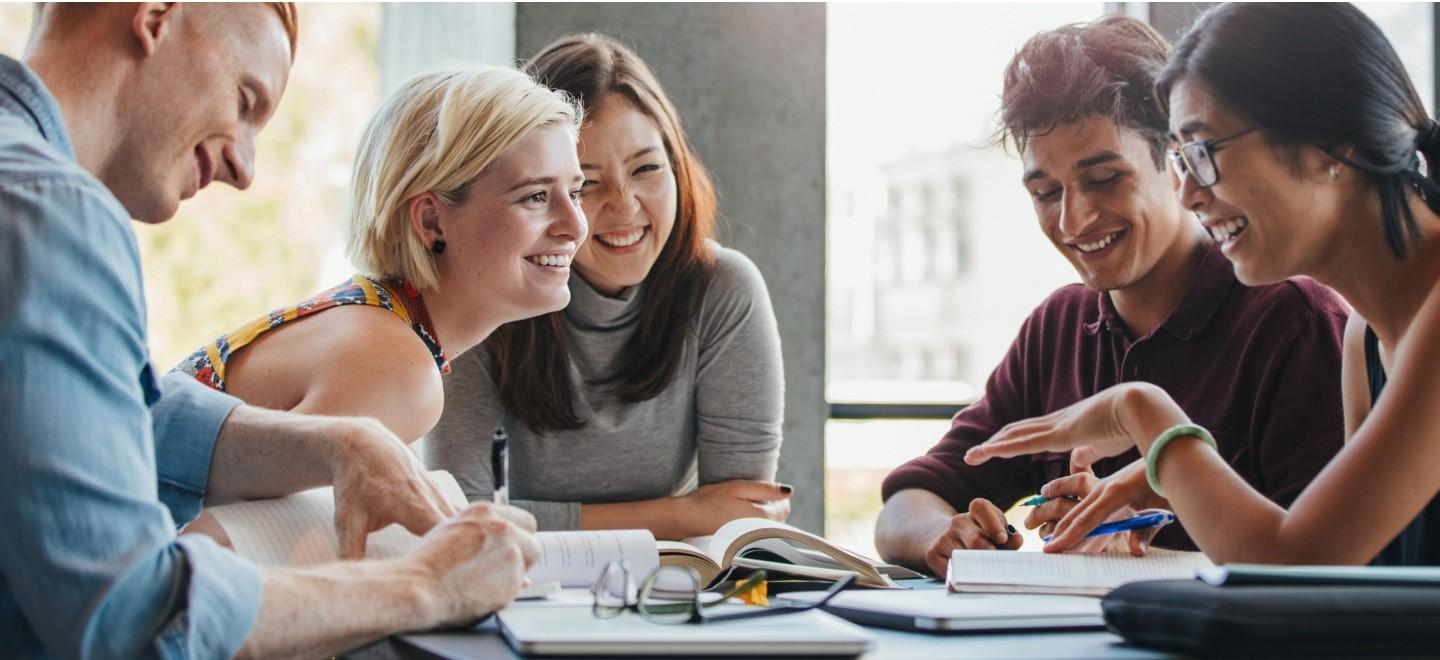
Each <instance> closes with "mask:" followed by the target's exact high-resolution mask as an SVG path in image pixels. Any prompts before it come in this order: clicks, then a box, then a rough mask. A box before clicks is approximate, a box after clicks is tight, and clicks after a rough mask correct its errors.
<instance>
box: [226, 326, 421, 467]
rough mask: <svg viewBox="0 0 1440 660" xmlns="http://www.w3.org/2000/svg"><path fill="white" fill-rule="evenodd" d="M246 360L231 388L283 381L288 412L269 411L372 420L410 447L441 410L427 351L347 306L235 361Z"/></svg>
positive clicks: (277, 334)
mask: <svg viewBox="0 0 1440 660" xmlns="http://www.w3.org/2000/svg"><path fill="white" fill-rule="evenodd" d="M245 353H250V355H248V356H246V357H245V359H246V360H247V362H246V363H245V364H242V365H240V367H241V368H242V369H243V370H244V371H243V373H242V374H240V375H241V376H242V378H244V381H245V382H244V383H237V384H241V385H244V386H245V387H246V388H248V389H254V388H257V387H267V386H273V385H274V384H277V383H279V382H280V381H283V384H284V386H285V389H286V390H287V397H288V398H289V399H290V400H289V401H285V402H283V403H287V404H288V405H276V406H270V407H279V408H284V409H290V410H295V411H296V412H304V413H310V414H323V415H361V416H367V417H374V418H376V419H378V420H380V421H381V422H382V423H384V424H385V425H386V426H387V427H389V428H390V430H391V431H393V432H395V433H396V435H399V436H400V437H401V438H402V439H405V440H407V441H413V440H415V439H416V438H418V437H420V436H421V435H423V434H424V433H425V432H426V431H428V430H429V428H430V427H431V426H433V425H434V424H435V422H436V420H438V419H439V417H440V410H441V409H442V408H443V406H444V390H443V387H442V385H441V382H440V372H439V369H437V368H436V366H435V361H434V360H433V359H432V358H431V357H430V350H429V349H428V348H427V347H426V346H425V343H424V342H423V341H422V340H421V339H420V337H419V336H417V335H416V334H415V332H414V331H413V330H412V329H411V328H410V325H409V324H408V323H406V322H405V321H404V320H402V319H400V318H399V317H398V316H396V315H395V314H394V313H392V312H390V311H388V310H385V309H381V308H378V307H369V306H364V305H346V306H341V307H336V308H333V309H328V310H325V311H324V312H322V313H319V314H316V315H314V316H312V317H306V318H304V319H301V320H297V321H292V322H290V323H287V324H285V325H284V326H281V327H280V328H276V329H275V330H272V331H270V332H268V333H266V334H265V335H263V336H262V337H261V338H260V340H257V341H256V342H255V343H254V344H252V345H251V346H249V347H247V348H246V349H245V351H242V353H240V354H237V357H240V356H242V355H244V354H245ZM227 380H228V378H227ZM237 396H240V397H241V398H242V399H245V398H246V397H245V396H243V395H240V394H237ZM246 400H247V401H249V399H246ZM260 405H263V404H260Z"/></svg>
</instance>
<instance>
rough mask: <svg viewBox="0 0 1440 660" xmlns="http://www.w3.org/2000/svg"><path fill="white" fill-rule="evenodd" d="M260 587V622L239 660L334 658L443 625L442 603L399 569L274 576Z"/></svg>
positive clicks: (376, 564) (326, 569) (355, 567)
mask: <svg viewBox="0 0 1440 660" xmlns="http://www.w3.org/2000/svg"><path fill="white" fill-rule="evenodd" d="M263 579H264V593H263V596H262V601H261V606H260V615H259V618H258V619H257V620H256V622H255V627H254V628H253V629H251V631H250V636H249V637H248V638H246V640H245V645H244V646H243V647H242V648H241V649H240V653H239V654H238V655H239V657H242V658H274V657H297V658H298V657H304V658H316V657H329V656H332V655H335V654H337V653H341V652H343V651H346V650H348V649H353V648H355V647H357V646H360V645H362V644H364V643H365V642H367V641H370V640H374V639H379V638H381V637H385V636H388V635H392V634H395V633H397V632H403V631H406V630H423V629H426V628H431V627H434V626H435V625H437V624H438V623H439V622H440V621H442V620H444V616H443V613H442V612H441V611H440V607H441V605H442V599H441V598H439V597H437V596H436V595H435V594H434V593H433V590H432V589H431V588H430V587H429V586H427V582H426V578H425V577H424V576H423V575H422V574H421V573H420V572H419V571H418V570H416V569H415V568H414V567H413V566H410V565H408V564H405V563H402V562H400V561H365V562H340V563H334V564H326V565H323V566H314V567H307V568H287V569H270V570H268V571H266V572H265V574H264V578H263Z"/></svg>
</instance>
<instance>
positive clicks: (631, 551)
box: [210, 471, 908, 587]
mask: <svg viewBox="0 0 1440 660" xmlns="http://www.w3.org/2000/svg"><path fill="white" fill-rule="evenodd" d="M430 478H431V479H432V480H433V481H434V482H435V483H436V484H437V485H438V486H439V487H440V491H441V492H442V493H443V494H444V496H445V498H446V499H447V500H448V501H450V502H451V503H452V504H454V505H456V506H457V507H463V506H465V505H466V502H465V495H464V493H463V492H462V491H461V490H460V486H459V484H457V483H456V482H455V478H454V477H453V476H451V475H450V473H448V472H444V471H435V472H431V473H430ZM210 512H211V513H212V514H213V515H214V517H215V520H216V521H217V522H218V523H219V524H220V526H221V527H223V528H224V529H225V533H226V534H227V535H228V536H229V537H230V542H231V545H232V546H233V547H234V548H235V552H236V553H238V554H239V555H240V556H242V557H245V558H247V559H250V560H251V561H254V562H255V563H257V564H260V565H263V566H305V565H310V564H320V563H325V562H330V561H335V560H336V559H337V558H338V556H339V538H338V537H337V536H336V533H335V525H334V519H335V496H334V491H333V490H332V489H330V488H328V487H327V488H316V489H313V490H308V491H305V492H303V493H297V494H294V495H289V496H286V497H279V498H275V499H269V500H256V501H251V502H237V503H234V504H225V505H221V506H217V507H213V508H211V509H210ZM537 536H538V538H539V541H540V546H541V556H540V558H539V560H538V561H537V562H536V564H535V566H534V567H533V568H532V569H531V570H530V573H529V578H530V581H531V582H533V583H535V584H544V583H549V582H558V583H559V584H560V585H561V586H565V587H588V586H590V585H591V584H592V583H593V582H594V581H595V578H596V577H597V576H598V575H599V574H600V570H601V569H602V568H603V567H604V566H605V564H607V563H609V562H610V561H612V560H617V559H618V560H624V561H625V562H626V563H628V564H629V566H630V570H631V572H632V575H634V576H635V579H636V580H637V581H638V580H639V579H641V578H642V577H643V576H644V575H645V574H646V573H648V572H649V571H650V569H652V568H654V567H655V566H656V565H658V564H661V563H664V564H678V565H682V566H688V567H691V568H694V569H696V571H697V572H698V573H699V574H700V576H701V578H702V580H703V581H704V582H706V583H709V582H710V581H712V580H713V579H714V577H715V576H716V575H718V574H719V573H720V571H721V567H722V566H725V567H728V566H731V565H732V564H734V565H740V566H746V567H750V568H767V569H771V570H780V571H784V572H788V573H792V574H800V575H806V576H811V577H817V578H823V579H836V578H838V576H840V575H843V574H845V572H854V573H856V574H858V575H859V576H860V582H861V583H862V584H868V585H871V586H876V587H887V586H889V587H893V586H894V583H893V582H891V580H890V578H891V576H896V577H903V576H907V575H905V574H904V573H908V571H906V570H905V569H903V568H899V567H897V566H888V565H885V564H880V563H878V562H875V561H873V560H870V559H867V558H865V557H862V556H860V555H857V554H855V553H852V552H850V551H848V550H845V549H843V548H840V547H838V546H835V545H834V544H831V543H829V542H828V541H825V540H824V539H822V538H820V537H818V536H815V535H813V534H810V533H809V532H805V531H802V530H799V529H796V528H794V527H791V526H789V525H785V524H783V523H776V522H772V521H768V520H762V519H758V518H749V519H742V520H735V521H732V522H730V523H729V524H727V525H725V526H723V527H721V528H720V529H719V530H717V532H716V534H715V535H714V536H708V537H700V538H694V539H689V541H690V543H678V542H660V543H656V541H655V537H654V536H653V535H651V533H650V532H649V531H648V530H643V529H640V530H633V529H632V530H604V531H573V532H540V533H539V534H538V535H537ZM786 540H789V541H792V542H795V543H799V544H800V546H802V547H796V546H792V545H790V544H789V543H787V542H786ZM419 542H420V538H419V537H417V536H415V535H414V534H411V533H410V532H409V531H407V530H406V529H405V528H403V527H401V526H399V525H391V526H389V527H386V528H385V529H382V530H380V531H378V532H375V533H373V534H371V535H370V536H369V538H368V539H367V540H366V549H365V556H366V557H370V558H376V559H385V558H390V557H397V556H400V555H403V554H405V553H406V552H408V551H409V550H410V549H412V548H414V547H415V545H416V544H418V543H419ZM737 555H740V556H737ZM752 555H753V556H752ZM902 572H904V573H902Z"/></svg>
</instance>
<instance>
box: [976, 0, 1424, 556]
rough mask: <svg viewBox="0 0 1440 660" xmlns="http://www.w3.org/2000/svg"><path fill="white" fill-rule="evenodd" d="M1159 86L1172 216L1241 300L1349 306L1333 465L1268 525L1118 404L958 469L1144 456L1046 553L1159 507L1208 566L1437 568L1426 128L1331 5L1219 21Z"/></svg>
mask: <svg viewBox="0 0 1440 660" xmlns="http://www.w3.org/2000/svg"><path fill="white" fill-rule="evenodd" d="M1158 81H1159V83H1158V85H1157V88H1158V89H1157V92H1158V93H1157V98H1159V99H1161V101H1162V102H1168V105H1169V112H1170V130H1171V139H1172V140H1173V141H1174V142H1176V143H1179V145H1178V149H1176V150H1175V152H1174V155H1173V159H1174V161H1173V162H1174V163H1175V164H1176V165H1177V168H1178V169H1179V171H1180V174H1181V187H1180V191H1179V194H1180V195H1181V199H1182V201H1183V203H1184V204H1185V206H1186V207H1187V208H1189V209H1190V210H1192V211H1194V212H1195V213H1196V214H1197V216H1198V217H1199V218H1200V220H1201V222H1203V223H1204V224H1205V226H1206V227H1207V228H1208V229H1209V230H1210V232H1211V234H1213V235H1214V237H1215V238H1216V240H1218V241H1221V242H1222V245H1223V249H1224V251H1225V254H1226V255H1227V256H1228V257H1229V258H1230V259H1231V260H1232V261H1233V262H1234V263H1235V270H1236V274H1237V275H1238V276H1239V278H1240V279H1241V281H1243V282H1245V283H1247V284H1260V283H1266V282H1274V281H1277V280H1280V279H1282V278H1285V277H1289V276H1293V275H1297V274H1298V275H1309V276H1311V277H1313V278H1315V279H1316V280H1318V281H1320V282H1322V283H1324V284H1327V285H1329V286H1331V287H1333V288H1334V289H1335V290H1337V291H1338V292H1340V294H1341V295H1343V296H1344V297H1345V299H1346V300H1347V301H1348V302H1349V303H1350V304H1351V305H1352V306H1353V308H1354V310H1355V316H1353V317H1352V319H1351V322H1350V325H1349V327H1348V328H1347V332H1346V338H1345V346H1344V358H1343V375H1342V389H1343V392H1342V394H1343V400H1344V413H1345V425H1346V436H1347V442H1346V446H1345V448H1344V449H1343V450H1342V451H1341V452H1340V453H1339V454H1338V455H1337V456H1336V457H1335V458H1334V459H1333V460H1332V461H1331V463H1330V464H1329V465H1328V466H1327V467H1326V468H1325V470H1323V471H1322V472H1321V473H1320V475H1319V476H1318V477H1317V478H1316V479H1315V481H1313V482H1312V483H1311V484H1310V485H1309V486H1308V487H1307V488H1306V489H1305V491H1304V492H1303V493H1301V495H1300V496H1299V497H1298V498H1297V499H1296V500H1295V502H1294V503H1293V504H1292V505H1291V506H1290V507H1289V509H1288V510H1286V509H1282V508H1281V507H1279V506H1277V505H1275V504H1273V503H1271V502H1270V501H1268V500H1266V499H1265V498H1264V497H1262V496H1261V495H1259V494H1258V493H1257V492H1255V490H1253V489H1252V488H1251V487H1250V486H1248V485H1247V484H1246V483H1245V482H1244V481H1242V480H1241V479H1240V478H1239V477H1238V476H1236V474H1235V472H1234V471H1232V470H1231V469H1230V468H1229V467H1228V466H1227V465H1226V464H1225V463H1224V462H1223V461H1221V460H1220V459H1219V457H1218V456H1217V455H1216V453H1215V452H1214V451H1213V450H1212V449H1211V447H1212V446H1213V441H1212V440H1211V439H1210V435H1209V433H1208V432H1207V431H1206V430H1205V429H1203V428H1200V427H1198V426H1195V425H1193V424H1191V422H1190V420H1189V418H1187V417H1186V415H1185V413H1184V412H1183V411H1181V410H1180V409H1179V408H1178V407H1177V406H1176V405H1175V404H1174V403H1173V402H1172V401H1170V399H1169V398H1168V397H1167V396H1166V395H1165V394H1164V393H1163V392H1161V391H1160V390H1158V389H1157V388H1154V387H1151V386H1148V385H1145V384H1127V385H1121V386H1117V387H1114V388H1111V389H1109V390H1106V391H1105V392H1102V393H1100V394H1098V395H1096V396H1094V397H1092V398H1090V399H1087V400H1085V401H1082V402H1080V403H1077V404H1075V405H1073V406H1071V407H1069V408H1066V409H1064V410H1061V411H1059V412H1057V413H1054V414H1052V415H1048V416H1045V417H1039V418H1035V419H1032V420H1028V421H1025V422H1019V423H1016V424H1013V425H1011V426H1009V427H1007V428H1006V429H1004V430H1003V431H1002V432H1001V433H999V434H997V435H996V436H995V437H994V438H992V439H991V440H990V442H989V443H987V444H984V445H980V446H978V447H976V448H975V449H974V450H972V451H971V452H970V454H969V455H967V457H966V460H967V461H968V462H971V463H976V464H978V463H982V462H984V461H986V460H989V459H992V458H1000V457H1007V456H1017V455H1021V454H1029V453H1035V452H1043V451H1064V450H1068V449H1074V450H1075V456H1076V460H1077V461H1078V462H1082V463H1083V462H1087V461H1094V460H1096V459H1098V458H1100V457H1103V456H1108V455H1113V454H1116V453H1119V452H1122V451H1125V450H1127V449H1129V448H1130V447H1137V448H1138V449H1139V450H1140V452H1141V453H1142V454H1144V455H1145V458H1146V461H1147V468H1148V475H1147V477H1148V478H1147V479H1146V481H1144V482H1140V484H1139V485H1138V486H1137V485H1136V484H1135V483H1133V482H1134V480H1133V479H1132V482H1131V483H1120V482H1118V481H1116V482H1113V483H1110V484H1106V485H1105V486H1106V487H1102V488H1101V489H1099V490H1097V491H1095V495H1092V496H1091V497H1087V498H1086V499H1085V500H1084V501H1083V502H1081V504H1080V505H1079V506H1077V507H1076V508H1075V509H1073V510H1072V511H1071V512H1070V514H1069V515H1068V516H1066V518H1065V519H1064V520H1062V521H1061V523H1060V525H1059V527H1058V528H1057V530H1056V532H1055V535H1054V536H1053V539H1052V541H1051V543H1050V544H1049V545H1048V546H1047V547H1046V549H1047V550H1049V551H1063V550H1065V549H1067V548H1070V547H1072V546H1074V545H1075V544H1076V542H1077V541H1079V539H1080V538H1081V537H1083V535H1084V534H1085V533H1086V532H1088V531H1089V530H1090V529H1093V528H1094V527H1095V526H1096V525H1097V524H1098V523H1100V522H1102V521H1104V520H1105V519H1106V517H1107V516H1108V515H1109V514H1110V513H1111V512H1113V511H1116V510H1118V509H1119V508H1120V507H1121V506H1123V505H1125V504H1127V503H1130V502H1132V501H1149V500H1151V499H1152V498H1154V497H1156V496H1157V495H1163V496H1164V497H1166V498H1168V502H1169V506H1170V507H1172V508H1173V509H1174V511H1175V512H1176V513H1177V514H1178V515H1179V517H1180V520H1181V521H1182V522H1183V524H1184V525H1185V528H1186V529H1187V530H1188V531H1189V532H1190V534H1191V536H1192V537H1193V538H1194V539H1195V540H1196V542H1197V544H1198V545H1199V547H1200V548H1201V549H1202V550H1203V551H1205V553H1206V554H1208V555H1209V556H1210V558H1211V559H1213V560H1215V561H1216V562H1217V563H1218V562H1263V563H1307V564H1365V563H1377V564H1390V565H1395V564H1399V565H1435V564H1440V503H1437V500H1436V494H1437V492H1440V185H1437V179H1436V176H1437V174H1440V172H1437V166H1440V162H1437V159H1440V128H1437V124H1436V122H1435V121H1434V120H1432V119H1430V118H1429V117H1428V116H1427V115H1426V113H1425V108H1424V106H1423V104H1422V103H1421V100H1420V97H1419V96H1418V95H1417V94H1416V92H1415V87H1414V85H1413V84H1411V82H1410V80H1409V78H1408V77H1407V75H1406V73H1405V70H1404V67H1403V66H1402V65H1401V63H1400V60H1399V58H1398V57H1397V55H1396V54H1395V51H1394V49H1393V48H1392V47H1391V46H1390V44H1389V43H1388V42H1387V41H1386V39H1385V37H1384V35H1383V34H1382V33H1381V32H1380V30H1379V28H1377V27H1376V26H1375V24H1374V23H1373V22H1371V21H1370V19H1369V18H1367V17H1366V16H1365V15H1364V14H1363V13H1361V12H1360V11H1359V10H1358V9H1356V8H1355V7H1353V6H1351V5H1348V4H1336V5H1332V4H1316V5H1303V6H1302V5H1261V4H1226V5H1223V6H1221V7H1218V8H1216V9H1214V10H1212V11H1210V12H1208V13H1206V14H1205V15H1203V16H1202V17H1201V18H1200V19H1199V20H1198V21H1197V22H1196V24H1195V26H1194V27H1193V28H1192V29H1191V31H1190V32H1189V34H1187V35H1186V36H1185V37H1184V38H1183V39H1182V40H1181V41H1180V43H1179V44H1178V45H1177V47H1176V48H1175V51H1174V54H1173V55H1172V57H1171V59H1170V61H1169V63H1168V64H1167V66H1166V67H1165V69H1164V70H1163V71H1162V72H1161V74H1160V76H1159V77H1158ZM1259 357H1262V356H1257V359H1258V358H1259ZM1147 484H1148V486H1147Z"/></svg>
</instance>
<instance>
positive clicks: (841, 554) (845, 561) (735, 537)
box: [657, 518, 924, 589]
mask: <svg viewBox="0 0 1440 660" xmlns="http://www.w3.org/2000/svg"><path fill="white" fill-rule="evenodd" d="M657 545H658V546H659V550H660V563H662V564H675V565H680V566H686V567H689V568H691V569H694V570H695V572H696V573H699V574H700V580H701V582H705V583H709V582H710V581H712V580H714V578H715V576H716V575H719V574H720V573H721V572H722V571H724V570H725V569H727V568H730V567H731V566H739V567H742V568H763V569H765V570H767V571H772V572H781V573H789V574H791V575H799V576H803V577H812V578H818V579H822V580H838V579H840V578H841V577H843V576H844V575H846V574H848V573H854V574H855V575H856V576H857V580H856V583H857V584H859V585H861V586H866V587H875V588H879V589H898V588H901V587H900V586H899V585H897V584H895V582H894V578H911V577H915V578H918V577H924V576H923V575H921V574H919V573H916V572H914V571H911V570H910V569H907V568H902V567H900V566H894V565H891V564H886V563H883V562H879V561H876V560H874V559H870V558H869V557H865V556H863V555H860V554H857V553H854V552H851V551H849V550H846V549H845V548H842V547H840V546H838V545H835V544H834V543H831V542H829V541H826V540H825V539H823V538H820V537H819V536H816V535H814V534H811V533H810V532H807V531H805V530H803V529H799V528H796V527H791V526H790V525H786V524H785V523H779V522H775V521H773V520H765V519H763V518H741V519H739V520H732V521H730V522H728V523H725V524H724V525H722V526H721V527H720V529H717V530H715V534H714V535H712V536H699V537H695V538H689V539H685V541H684V542H677V541H660V542H659V543H658V544H657Z"/></svg>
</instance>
